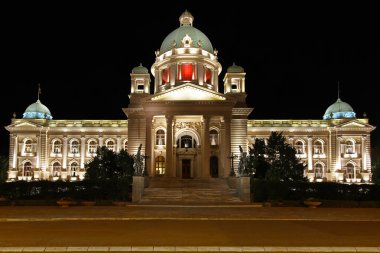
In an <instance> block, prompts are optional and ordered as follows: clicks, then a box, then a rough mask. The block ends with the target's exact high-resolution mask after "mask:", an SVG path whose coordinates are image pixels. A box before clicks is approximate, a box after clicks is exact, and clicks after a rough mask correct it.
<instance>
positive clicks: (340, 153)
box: [336, 137, 342, 170]
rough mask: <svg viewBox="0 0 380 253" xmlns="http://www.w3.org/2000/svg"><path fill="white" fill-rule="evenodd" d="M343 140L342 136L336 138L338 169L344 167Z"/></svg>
mask: <svg viewBox="0 0 380 253" xmlns="http://www.w3.org/2000/svg"><path fill="white" fill-rule="evenodd" d="M341 141H342V137H337V138H336V146H337V147H336V169H337V170H341V169H342V151H341Z"/></svg>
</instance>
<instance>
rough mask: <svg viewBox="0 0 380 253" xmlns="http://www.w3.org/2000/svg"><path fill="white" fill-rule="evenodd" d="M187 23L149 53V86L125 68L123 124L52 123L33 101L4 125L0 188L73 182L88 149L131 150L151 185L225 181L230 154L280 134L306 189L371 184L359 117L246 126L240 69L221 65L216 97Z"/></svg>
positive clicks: (143, 71) (213, 77)
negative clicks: (5, 172)
mask: <svg viewBox="0 0 380 253" xmlns="http://www.w3.org/2000/svg"><path fill="white" fill-rule="evenodd" d="M193 20H194V18H193V16H192V15H191V14H190V13H189V12H187V11H186V12H184V13H183V14H182V15H181V16H180V18H179V21H180V27H179V28H177V29H175V30H174V31H173V32H172V33H170V34H169V35H168V36H167V37H166V38H165V39H164V41H163V43H162V45H161V47H160V50H158V51H156V60H155V62H154V64H153V65H152V67H151V74H152V75H153V76H154V84H153V85H151V79H150V77H151V76H150V74H149V71H148V69H147V68H145V67H143V66H142V65H140V66H137V67H135V68H133V70H132V72H131V93H130V96H129V97H130V104H129V106H128V108H124V109H123V110H124V112H125V114H126V115H127V116H128V120H53V119H52V115H51V113H50V111H49V109H48V108H47V107H45V106H44V105H43V104H42V103H41V102H40V101H39V100H38V101H37V102H36V103H34V104H32V105H30V106H29V107H28V108H27V109H26V111H25V113H24V117H23V118H22V119H16V118H14V119H12V123H11V124H10V125H9V126H7V127H6V129H7V130H8V131H9V132H10V147H9V148H10V150H9V161H10V163H9V180H34V179H36V180H39V179H47V180H57V179H62V180H70V181H75V180H81V179H83V177H84V174H85V169H84V165H85V163H86V162H88V161H89V160H90V159H91V158H92V157H93V156H94V155H95V153H96V148H97V147H99V146H106V147H108V148H109V149H112V150H114V151H116V152H118V151H119V150H120V149H122V148H125V149H128V152H129V153H132V154H134V153H136V152H137V150H138V147H139V146H140V144H143V145H142V153H143V154H144V155H146V169H147V173H148V175H149V176H150V177H172V178H210V177H219V178H226V177H228V176H229V175H230V172H231V160H230V159H231V156H232V155H238V154H239V153H240V151H239V146H241V147H242V148H243V150H244V151H246V152H247V151H248V147H249V146H250V145H252V143H253V142H254V140H255V138H267V137H268V136H269V135H270V133H271V132H272V131H279V132H282V133H283V135H284V136H285V137H286V139H287V141H288V142H289V143H290V144H291V145H293V146H294V147H295V148H296V150H297V156H298V157H299V158H300V159H302V160H303V161H304V163H305V164H307V168H306V170H305V175H306V176H307V177H308V178H309V180H310V181H317V182H319V181H339V182H350V183H353V182H354V183H359V182H370V181H371V159H370V148H371V145H370V133H371V131H372V130H373V129H374V127H373V126H371V125H369V124H368V119H366V118H361V119H358V118H356V115H355V112H354V111H353V109H352V107H351V106H350V105H349V104H347V103H345V102H343V101H341V100H340V99H338V100H337V102H336V103H334V104H333V105H331V106H330V107H329V108H328V109H327V110H326V113H325V115H324V116H323V119H320V120H249V119H248V116H249V115H250V113H251V112H252V110H253V108H249V107H248V106H247V104H246V101H245V98H246V95H247V94H246V91H245V85H246V84H245V75H246V73H245V72H244V69H243V68H242V67H240V66H237V65H235V64H233V65H232V66H230V67H229V68H228V69H227V72H226V74H225V76H224V78H223V82H224V89H223V93H222V92H219V88H218V87H219V84H218V76H219V74H220V73H221V71H222V66H221V64H220V63H219V62H218V57H217V54H218V52H217V51H216V50H214V48H213V46H212V44H211V42H210V40H209V39H208V38H207V36H206V35H205V34H204V33H202V32H201V31H199V30H198V29H196V28H195V27H194V26H193ZM151 88H153V90H151ZM234 162H235V168H236V167H237V164H238V159H235V160H234Z"/></svg>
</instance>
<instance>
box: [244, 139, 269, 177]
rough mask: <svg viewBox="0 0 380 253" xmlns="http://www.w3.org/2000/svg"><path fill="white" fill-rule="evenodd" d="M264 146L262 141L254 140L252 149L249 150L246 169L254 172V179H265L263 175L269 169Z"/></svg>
mask: <svg viewBox="0 0 380 253" xmlns="http://www.w3.org/2000/svg"><path fill="white" fill-rule="evenodd" d="M265 156H266V146H265V141H264V140H263V139H258V138H256V140H255V143H254V144H253V145H252V148H249V160H248V167H249V168H251V169H250V170H251V171H254V172H255V174H254V176H253V177H254V178H259V179H265V175H266V174H267V171H268V169H269V167H270V165H269V163H268V162H267V161H266V159H265Z"/></svg>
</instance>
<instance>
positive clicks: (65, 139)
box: [62, 136, 67, 169]
mask: <svg viewBox="0 0 380 253" xmlns="http://www.w3.org/2000/svg"><path fill="white" fill-rule="evenodd" d="M62 168H63V169H66V168H67V136H64V137H63V161H62Z"/></svg>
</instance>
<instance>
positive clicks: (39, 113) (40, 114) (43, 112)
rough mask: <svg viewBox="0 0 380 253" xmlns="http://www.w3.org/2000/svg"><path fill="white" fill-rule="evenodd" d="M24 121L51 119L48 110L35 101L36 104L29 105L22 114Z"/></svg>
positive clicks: (38, 101)
mask: <svg viewBox="0 0 380 253" xmlns="http://www.w3.org/2000/svg"><path fill="white" fill-rule="evenodd" d="M23 118H24V119H52V118H53V117H52V116H51V113H50V110H49V108H47V107H46V106H45V105H44V104H42V103H41V102H40V100H37V102H35V103H33V104H31V105H29V106H28V108H26V110H25V112H24V114H23Z"/></svg>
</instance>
